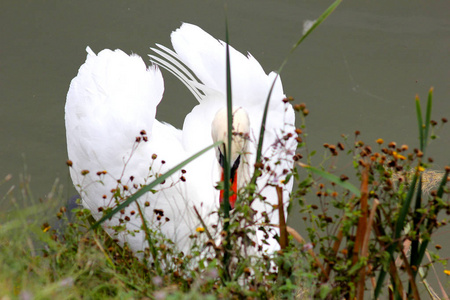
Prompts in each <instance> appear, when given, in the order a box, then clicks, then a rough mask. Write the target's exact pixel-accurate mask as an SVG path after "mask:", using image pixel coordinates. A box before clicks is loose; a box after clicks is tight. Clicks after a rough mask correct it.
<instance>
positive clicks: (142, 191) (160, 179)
mask: <svg viewBox="0 0 450 300" xmlns="http://www.w3.org/2000/svg"><path fill="white" fill-rule="evenodd" d="M222 143H223V142H222V141H218V142H216V143H214V144H212V145H210V146H208V147H206V148H205V149H203V150H201V151H199V152H197V153H196V154H194V155H192V156H191V157H189V158H188V159H186V160H184V161H183V162H181V163H179V164H178V165H176V166H175V167H173V168H172V169H170V170H169V171H167V172H166V173H165V174H163V175H161V176H160V177H158V178H156V179H155V180H153V181H152V182H151V183H150V184H148V185H145V186H143V187H142V188H141V189H140V190H139V191H137V192H136V193H134V194H133V195H132V196H130V197H129V198H128V199H127V200H125V201H124V202H122V203H121V204H120V205H118V206H117V207H116V208H114V209H113V210H112V211H111V212H110V213H108V214H107V215H105V216H103V217H102V218H101V219H100V220H98V221H97V222H96V223H95V224H94V225H92V226H91V229H95V228H97V227H98V226H100V224H102V223H103V222H104V221H106V220H108V219H110V218H111V217H112V216H114V215H115V214H116V213H117V212H119V211H120V210H121V209H124V208H125V207H127V206H128V205H130V204H131V203H133V202H134V201H136V200H137V199H138V198H139V197H141V196H142V195H144V194H145V193H147V192H149V191H150V190H152V189H153V188H154V187H156V186H157V185H158V184H160V183H162V182H163V181H164V180H166V179H167V178H168V177H169V176H171V175H173V174H174V173H175V172H177V171H178V170H180V169H181V168H183V167H184V166H186V165H187V164H188V163H190V162H191V161H193V160H194V159H196V158H197V157H199V156H201V155H203V154H204V153H205V152H207V151H209V150H211V149H213V148H215V147H218V146H220V145H221V144H222Z"/></svg>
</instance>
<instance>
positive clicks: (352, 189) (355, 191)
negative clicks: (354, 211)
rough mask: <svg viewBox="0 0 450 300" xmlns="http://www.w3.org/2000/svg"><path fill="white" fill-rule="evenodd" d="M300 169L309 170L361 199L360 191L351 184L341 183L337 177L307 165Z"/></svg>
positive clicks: (302, 165)
mask: <svg viewBox="0 0 450 300" xmlns="http://www.w3.org/2000/svg"><path fill="white" fill-rule="evenodd" d="M301 167H303V168H305V169H308V170H310V171H311V172H313V173H314V174H316V175H319V176H321V177H322V178H325V179H326V180H328V181H330V182H333V183H335V184H336V185H338V186H340V187H342V188H344V189H346V190H349V191H350V192H352V193H353V194H354V195H355V196H357V197H361V191H360V190H359V189H358V188H357V187H356V186H354V185H353V184H351V183H350V182H348V181H342V180H341V178H339V177H338V176H336V175H334V174H331V173H328V172H326V171H323V170H320V169H317V168H315V167H312V166H309V165H305V164H301Z"/></svg>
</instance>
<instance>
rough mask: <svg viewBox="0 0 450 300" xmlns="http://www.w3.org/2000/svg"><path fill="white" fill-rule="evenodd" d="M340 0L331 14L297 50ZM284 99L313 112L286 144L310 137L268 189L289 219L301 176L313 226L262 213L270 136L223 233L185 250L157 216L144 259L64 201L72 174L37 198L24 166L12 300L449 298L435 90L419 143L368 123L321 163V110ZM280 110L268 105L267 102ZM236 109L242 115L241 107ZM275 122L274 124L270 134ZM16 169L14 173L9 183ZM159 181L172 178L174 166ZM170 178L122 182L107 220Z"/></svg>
mask: <svg viewBox="0 0 450 300" xmlns="http://www.w3.org/2000/svg"><path fill="white" fill-rule="evenodd" d="M339 2H340V1H339V0H338V1H336V2H335V3H334V4H333V5H332V6H330V8H329V9H328V10H327V11H326V12H325V13H324V14H323V15H322V16H320V17H319V18H318V20H317V21H316V22H315V23H314V25H313V26H312V27H311V28H310V29H309V30H308V31H307V32H306V33H305V34H304V35H303V37H302V38H301V39H300V40H299V42H298V43H297V44H296V45H295V46H294V48H293V49H292V51H293V50H295V48H296V47H297V46H298V45H299V44H300V43H301V42H302V41H303V40H304V38H306V36H308V34H309V33H310V32H311V31H312V30H313V29H314V28H315V27H317V26H318V25H319V24H320V23H321V22H322V21H323V20H324V19H325V18H326V17H327V16H328V15H329V14H330V13H331V12H332V11H333V10H334V9H335V8H336V6H337V5H338V4H339ZM227 39H228V36H227ZM292 51H291V53H292ZM286 61H287V59H286V60H285V61H284V62H283V64H282V66H281V67H280V69H279V70H278V71H279V72H278V73H280V72H281V70H282V68H283V66H284V65H285V63H286ZM227 65H228V66H229V62H227ZM227 75H229V72H228V73H227ZM230 82H231V81H230V80H228V88H229V89H230V90H231V86H230V85H231V83H230ZM229 94H231V93H229ZM269 98H270V95H269V96H268V99H269ZM231 101H232V99H228V104H229V107H230V108H231V107H232V105H231ZM283 101H284V102H285V103H286V105H289V103H292V104H293V107H294V110H295V111H296V112H297V115H298V119H299V120H300V121H299V123H300V126H299V127H298V128H296V129H295V134H294V132H285V135H284V136H283V137H281V138H280V143H281V145H282V144H283V143H284V142H286V141H288V140H290V139H296V140H297V142H298V148H297V153H295V154H293V155H294V160H295V164H294V168H293V169H292V170H283V174H282V175H283V176H286V179H285V181H284V182H280V183H279V184H272V185H271V184H269V183H268V184H267V186H266V187H264V188H273V189H277V190H279V191H280V192H279V199H278V200H279V201H278V203H279V204H278V206H277V207H274V208H275V210H277V211H278V212H279V213H280V220H284V216H283V205H284V204H283V203H285V201H284V200H286V199H282V192H281V188H280V186H279V185H283V184H286V183H287V182H289V181H292V180H295V184H294V190H293V191H292V195H291V199H289V203H290V205H289V208H288V209H289V213H290V216H299V217H300V218H301V220H302V222H303V228H305V231H306V233H305V234H304V236H301V235H300V234H299V233H298V232H296V231H295V230H294V229H293V228H291V227H289V226H288V225H287V224H286V223H285V222H284V221H281V222H280V224H269V223H268V221H266V220H254V218H253V216H254V212H253V211H252V210H251V208H250V206H251V203H252V201H254V199H256V198H258V197H259V198H262V196H261V195H259V194H258V191H257V188H256V181H257V180H258V176H259V174H261V173H264V172H266V173H267V172H269V173H270V166H269V164H270V163H275V164H276V162H271V161H270V157H269V158H265V157H263V156H262V155H261V147H259V150H258V153H257V155H256V156H257V160H256V162H255V165H254V166H255V174H254V176H253V178H252V179H251V180H250V182H249V184H248V185H247V187H246V188H243V189H242V190H241V191H239V193H238V195H237V197H238V201H237V202H236V203H237V204H236V207H235V208H234V209H233V210H230V208H229V206H227V205H226V204H225V205H224V206H223V207H222V209H221V210H220V211H219V212H217V213H218V216H219V223H220V224H218V226H220V227H219V228H223V230H222V231H221V233H220V236H219V237H214V236H212V235H211V232H212V231H213V230H212V229H211V228H207V227H206V226H204V227H199V228H197V231H196V233H195V234H192V235H191V236H190V237H189V238H190V239H191V240H192V248H191V251H190V252H189V253H183V252H179V251H178V250H177V249H176V247H175V246H174V244H173V242H172V241H170V240H168V239H167V238H165V237H164V236H162V235H161V234H160V233H159V232H158V230H157V228H150V227H147V226H146V225H145V224H146V223H145V222H144V226H143V228H142V230H144V231H145V233H146V237H147V240H148V248H146V249H144V250H143V252H142V253H141V256H142V257H141V259H138V258H136V257H135V256H134V255H133V254H132V253H131V252H130V251H129V250H128V249H127V246H126V245H125V246H124V247H119V246H118V245H117V244H116V243H115V242H114V241H113V240H112V239H111V238H110V237H109V236H108V235H107V234H106V233H105V232H104V231H103V229H101V227H100V226H98V225H99V223H100V222H97V223H96V222H95V221H94V220H93V218H92V217H91V215H90V212H89V210H86V209H83V208H81V207H80V206H77V207H75V208H72V207H67V206H61V207H55V206H56V205H61V203H65V200H64V199H63V198H64V197H63V193H62V187H61V185H59V184H58V182H56V183H55V185H54V186H53V188H52V190H51V192H50V193H49V194H48V195H47V197H46V198H45V199H44V200H40V201H36V199H34V197H33V196H32V194H31V191H30V190H29V185H28V182H29V178H28V177H27V176H23V178H22V180H21V186H20V187H19V188H16V189H13V188H12V189H11V190H10V191H9V192H8V193H7V194H6V195H4V196H3V197H2V200H1V201H2V202H6V201H8V202H11V203H13V205H14V209H12V210H10V211H1V212H0V222H1V223H0V266H1V268H2V271H1V272H0V299H15V298H19V299H48V298H57V299H104V298H108V299H109V298H117V299H122V298H126V299H128V298H131V299H186V298H192V299H242V298H246V299H281V298H283V299H284V298H288V299H304V298H318V299H364V298H365V297H367V298H379V297H383V298H386V297H387V296H389V298H391V299H394V298H395V299H407V298H412V299H420V298H421V297H426V295H429V298H430V299H440V298H441V299H448V295H447V294H446V290H447V289H448V288H449V286H450V281H449V280H448V278H450V276H448V277H445V276H446V275H445V274H447V275H450V271H449V270H448V267H447V270H446V271H445V272H448V273H445V272H444V276H437V281H438V283H439V284H438V286H437V287H434V289H433V288H431V286H430V285H429V284H428V283H427V281H426V280H425V278H426V277H427V275H428V273H430V272H429V271H430V270H432V269H433V268H434V266H436V265H437V264H444V265H446V264H447V262H448V260H449V259H450V258H449V257H448V254H447V255H446V254H444V255H443V257H440V253H448V251H447V252H443V251H444V250H445V249H442V246H440V245H438V244H436V243H435V241H434V240H433V237H434V234H435V233H436V231H438V230H439V231H442V227H445V226H447V222H448V220H447V215H449V214H450V196H449V194H450V186H449V184H448V175H449V173H450V167H446V168H445V169H443V170H432V169H431V168H432V163H433V159H432V158H430V157H429V156H428V155H427V147H428V144H429V142H430V140H434V139H436V138H437V137H438V136H437V134H438V132H439V130H440V129H441V128H442V127H443V125H444V124H445V123H446V122H447V120H446V119H445V118H442V119H441V121H440V122H436V121H433V120H432V119H431V109H432V102H433V89H430V91H429V95H428V99H427V103H426V109H425V112H424V113H423V112H422V106H421V103H420V100H419V98H418V97H417V98H416V111H417V121H418V131H419V143H418V145H417V146H416V147H409V146H407V145H400V144H397V143H395V142H385V141H384V140H383V139H382V138H380V139H377V140H376V141H369V142H367V141H363V139H362V134H361V133H360V132H359V131H356V132H355V134H354V135H353V136H350V135H343V136H341V139H340V142H338V143H337V144H324V147H325V151H324V155H323V161H321V162H320V164H319V165H318V166H313V163H312V161H313V159H312V158H313V157H314V156H315V155H317V153H318V151H317V150H313V151H311V149H309V148H308V146H307V140H308V131H307V127H306V117H307V116H308V114H309V110H308V109H307V108H306V105H305V104H296V103H295V101H294V99H293V98H286V99H284V100H283ZM267 107H268V102H267V106H266V112H267ZM229 111H231V109H229ZM228 118H229V124H231V121H230V120H231V114H229V116H228ZM263 124H264V121H263ZM263 129H264V126H263V125H261V137H260V139H259V141H258V142H259V143H260V144H262V136H263V132H264V131H263ZM228 132H230V135H229V137H228V138H229V139H231V130H228ZM228 144H229V145H230V144H231V143H228ZM228 152H229V153H230V152H231V151H228ZM338 160H346V161H347V160H348V161H351V162H352V168H351V169H350V170H346V174H342V170H341V169H340V168H338V167H337V161H338ZM68 165H69V166H70V162H68ZM225 165H227V164H225ZM180 168H181V166H180ZM171 171H172V170H171ZM171 171H169V172H171ZM175 171H176V170H175ZM225 173H227V172H225ZM276 175H281V174H275V175H274V176H276ZM228 176H229V175H228ZM9 179H10V176H7V177H6V178H5V179H4V180H3V181H2V182H0V184H1V185H7V184H8V181H9ZM157 180H159V182H161V181H163V180H164V175H162V176H158V179H157ZM157 180H155V182H154V183H150V184H149V185H147V186H143V187H142V188H141V189H140V190H139V191H138V192H137V193H136V194H135V195H132V196H130V197H124V196H123V195H124V193H121V191H120V190H118V191H117V193H116V196H115V197H117V198H116V200H117V206H116V207H114V208H109V209H106V210H105V211H104V218H103V219H108V218H109V217H111V215H112V214H113V213H116V212H120V210H121V209H122V208H123V207H124V206H126V205H128V204H129V203H130V202H131V201H135V200H136V198H137V195H139V193H144V192H145V191H153V188H154V186H156V184H157V183H158V181H157ZM227 185H229V180H227V178H225V180H224V184H223V187H221V188H222V189H224V192H225V194H227V193H228V190H229V187H228V186H227ZM122 192H123V191H122ZM225 199H228V197H227V195H225ZM262 200H263V199H262ZM224 202H225V203H226V202H227V201H226V200H225V201H224ZM43 216H45V218H48V219H47V220H43ZM100 221H101V220H100ZM118 227H120V226H118ZM273 227H278V228H279V230H280V234H279V236H278V237H277V239H278V241H279V244H280V248H281V250H280V251H278V252H276V253H264V252H263V251H262V249H261V247H260V245H256V244H255V243H254V242H253V239H252V237H253V236H254V235H255V234H256V232H257V231H261V232H263V233H265V234H266V232H267V231H268V230H270V229H271V228H273ZM441 275H442V274H441ZM443 277H444V278H446V279H447V282H443V280H442V278H443ZM424 290H425V291H426V292H424Z"/></svg>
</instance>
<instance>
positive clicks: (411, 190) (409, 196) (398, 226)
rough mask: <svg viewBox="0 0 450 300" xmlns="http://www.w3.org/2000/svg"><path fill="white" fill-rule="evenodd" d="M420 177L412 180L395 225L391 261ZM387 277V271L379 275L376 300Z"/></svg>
mask: <svg viewBox="0 0 450 300" xmlns="http://www.w3.org/2000/svg"><path fill="white" fill-rule="evenodd" d="M418 177H419V175H418V173H416V174H415V175H414V177H413V180H412V182H411V185H410V187H409V190H408V194H407V195H406V197H405V200H404V201H403V204H402V208H401V211H400V214H399V216H398V219H397V223H396V224H395V232H394V242H393V243H392V244H391V245H390V246H389V247H388V249H387V252H388V254H389V259H390V260H392V261H393V260H394V250H395V248H397V247H398V242H397V241H396V240H397V239H398V238H399V237H400V234H401V232H402V230H403V228H404V226H405V224H404V223H405V219H406V215H407V214H408V211H409V206H410V205H411V200H412V198H413V196H414V192H415V187H416V184H417V179H418ZM385 277H386V271H385V270H381V271H380V273H379V274H378V279H377V283H376V286H375V292H374V298H375V299H378V297H379V294H380V292H381V288H382V287H383V285H384V278H385Z"/></svg>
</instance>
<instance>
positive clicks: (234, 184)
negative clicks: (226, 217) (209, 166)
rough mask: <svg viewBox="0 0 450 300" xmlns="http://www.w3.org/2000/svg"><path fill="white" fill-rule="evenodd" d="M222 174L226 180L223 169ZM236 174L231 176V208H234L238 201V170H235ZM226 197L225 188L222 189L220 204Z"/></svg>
mask: <svg viewBox="0 0 450 300" xmlns="http://www.w3.org/2000/svg"><path fill="white" fill-rule="evenodd" d="M221 173H222V176H221V178H220V180H221V181H224V180H225V178H224V173H223V169H222V172H221ZM233 173H234V174H233V175H232V177H231V178H230V187H231V191H230V192H231V194H230V198H229V202H230V206H231V209H234V204H235V203H236V199H237V172H233ZM224 198H225V191H224V190H220V198H219V199H220V204H221V205H222V202H223V200H224Z"/></svg>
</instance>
